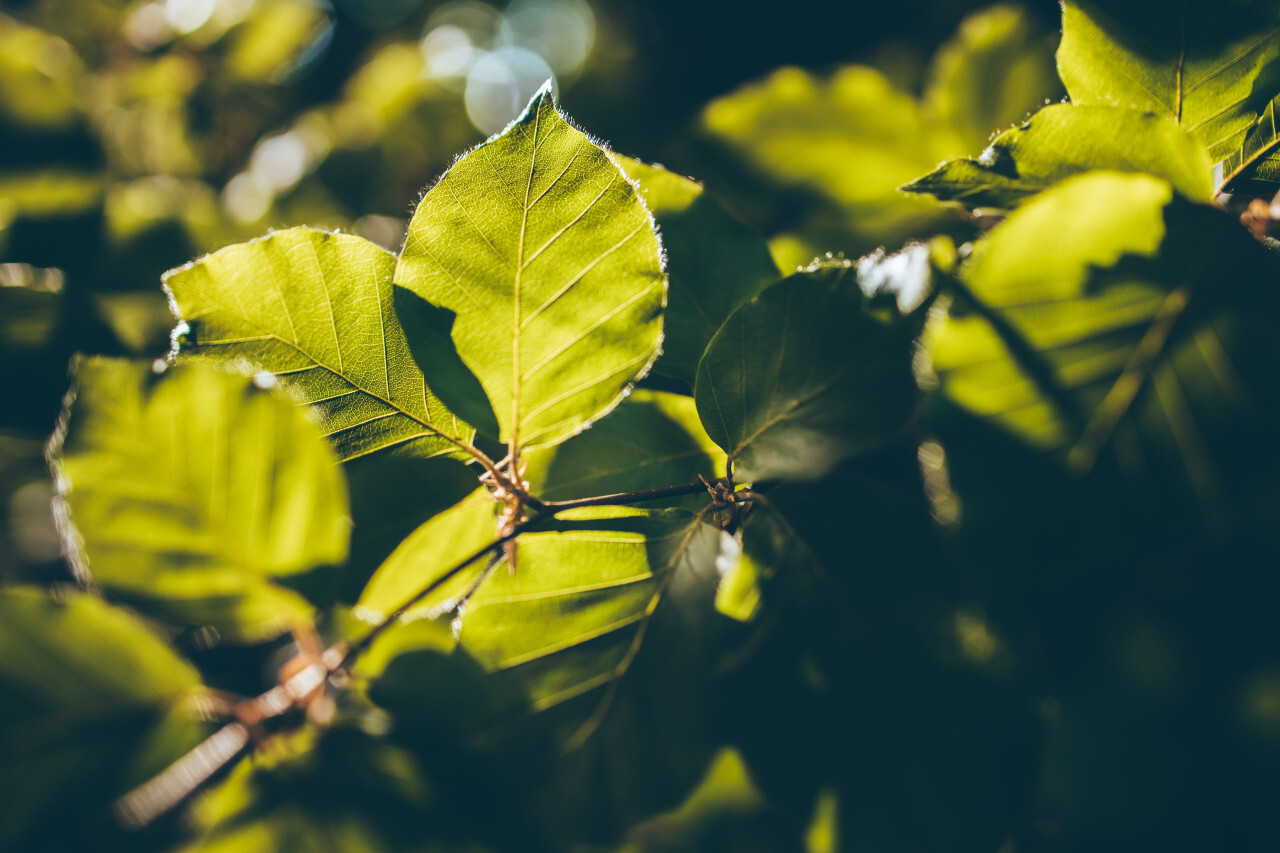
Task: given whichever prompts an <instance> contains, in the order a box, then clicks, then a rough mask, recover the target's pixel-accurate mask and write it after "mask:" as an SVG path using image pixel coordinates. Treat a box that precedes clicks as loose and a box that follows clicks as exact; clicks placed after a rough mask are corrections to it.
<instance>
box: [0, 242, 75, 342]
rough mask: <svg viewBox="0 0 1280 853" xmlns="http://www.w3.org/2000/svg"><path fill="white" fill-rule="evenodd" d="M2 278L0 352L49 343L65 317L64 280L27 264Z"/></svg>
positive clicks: (0, 287) (0, 284)
mask: <svg viewBox="0 0 1280 853" xmlns="http://www.w3.org/2000/svg"><path fill="white" fill-rule="evenodd" d="M11 266H12V267H14V268H16V269H17V270H18V272H17V274H16V275H14V276H13V278H12V279H11V278H10V277H9V276H5V277H3V278H0V352H4V351H6V350H28V351H29V350H33V349H40V348H41V347H44V346H46V345H47V344H48V343H49V341H50V339H51V338H52V337H53V334H54V332H55V331H56V330H57V328H58V321H59V319H60V318H61V316H62V287H61V279H60V278H57V277H54V276H51V275H49V274H47V271H46V274H45V275H43V276H41V275H39V273H40V272H41V271H39V270H35V269H33V268H31V267H27V266H26V265H19V264H13V265H11Z"/></svg>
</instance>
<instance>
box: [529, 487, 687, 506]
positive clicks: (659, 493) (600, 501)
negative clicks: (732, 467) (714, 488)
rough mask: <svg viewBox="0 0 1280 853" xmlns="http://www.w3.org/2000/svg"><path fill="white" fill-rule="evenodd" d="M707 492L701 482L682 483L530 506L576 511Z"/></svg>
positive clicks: (539, 502) (536, 501) (531, 500)
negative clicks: (575, 509) (584, 507)
mask: <svg viewBox="0 0 1280 853" xmlns="http://www.w3.org/2000/svg"><path fill="white" fill-rule="evenodd" d="M705 491H707V487H706V484H704V483H703V482H702V481H701V480H695V481H694V482H692V483H681V484H679V485H676V486H662V487H661V488H657V489H641V490H640V491H637V492H617V493H615V494H612V495H597V496H596V497H592V498H574V499H573V500H568V501H543V500H537V499H533V498H531V499H530V500H529V505H530V506H532V507H534V508H535V509H540V510H550V511H552V512H558V511H560V510H562V509H574V508H576V507H580V506H624V505H626V504H638V503H644V502H645V501H656V500H660V499H662V498H675V497H680V496H681V495H696V494H698V493H699V492H705Z"/></svg>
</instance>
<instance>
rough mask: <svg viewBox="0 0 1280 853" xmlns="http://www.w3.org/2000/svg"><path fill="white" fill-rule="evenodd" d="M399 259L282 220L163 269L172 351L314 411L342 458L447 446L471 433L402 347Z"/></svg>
mask: <svg viewBox="0 0 1280 853" xmlns="http://www.w3.org/2000/svg"><path fill="white" fill-rule="evenodd" d="M395 263H396V258H395V255H392V254H391V253H390V252H387V251H385V250H383V249H381V248H379V247H378V246H375V245H374V244H373V243H370V242H369V241H367V240H364V239H362V238H360V237H354V236H351V235H349V234H330V233H328V232H325V231H316V230H314V229H311V228H290V229H288V230H286V231H277V232H276V233H274V234H271V235H269V236H267V237H263V238H261V239H258V240H253V241H251V242H248V243H241V244H238V245H235V246H228V247H226V248H225V249H220V250H219V251H217V252H214V253H213V254H212V255H208V256H206V257H204V258H201V259H199V260H197V261H195V262H193V263H190V264H188V265H186V266H184V267H179V268H178V269H176V270H171V271H170V272H168V273H166V274H165V277H164V283H165V287H166V288H167V289H168V291H169V293H170V294H171V296H172V298H173V305H174V311H175V313H176V314H177V315H178V316H179V318H180V320H181V321H182V323H184V324H185V326H186V328H183V327H182V326H180V327H179V331H180V332H181V337H180V339H179V340H180V349H179V356H180V357H182V356H184V355H196V356H203V355H212V356H217V357H220V358H227V359H243V360H245V361H248V362H250V363H252V364H255V365H259V366H261V367H262V368H263V369H265V370H268V371H270V372H272V373H274V374H276V375H277V376H278V377H279V378H280V379H281V380H282V381H283V382H284V383H285V384H286V385H288V386H289V387H290V388H293V389H296V390H297V391H298V393H299V394H300V396H301V398H302V399H303V400H304V401H306V402H308V403H310V404H312V405H313V406H314V407H315V408H316V409H317V411H318V412H319V414H320V418H321V421H322V423H323V425H324V430H325V433H326V434H327V435H328V436H329V439H330V441H331V442H332V443H333V445H334V447H335V448H336V449H337V451H338V455H339V456H340V457H341V458H342V459H343V460H344V461H345V460H347V459H353V458H355V457H358V456H364V455H366V454H369V453H374V452H377V451H379V450H385V449H388V448H393V447H398V448H404V449H407V450H408V451H409V452H412V453H414V454H416V455H422V456H434V455H437V454H442V453H456V452H458V451H459V450H460V448H461V447H463V446H465V445H466V443H467V442H468V441H469V440H470V437H471V435H472V431H471V429H470V428H469V427H468V426H467V425H466V424H465V423H463V422H461V421H459V420H458V419H457V418H456V417H454V416H453V414H452V413H450V411H449V410H448V409H446V408H445V406H444V405H443V404H442V403H441V402H440V401H439V399H437V398H436V396H435V395H434V393H433V392H432V389H431V388H430V387H428V385H427V382H426V379H425V377H424V376H423V374H422V371H421V370H419V369H418V368H417V365H416V364H415V363H414V360H413V358H412V357H411V356H410V353H409V345H408V342H407V341H406V340H405V333H404V331H403V330H402V329H401V327H400V323H399V322H398V321H397V319H396V315H395V310H394V306H393V304H392V301H393V296H394V293H393V288H392V284H391V276H392V272H393V270H394V268H395Z"/></svg>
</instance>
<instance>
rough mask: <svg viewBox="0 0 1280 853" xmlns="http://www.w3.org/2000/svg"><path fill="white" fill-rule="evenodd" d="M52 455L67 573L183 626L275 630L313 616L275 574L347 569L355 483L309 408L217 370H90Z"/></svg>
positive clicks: (112, 366)
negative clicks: (350, 485) (349, 488)
mask: <svg viewBox="0 0 1280 853" xmlns="http://www.w3.org/2000/svg"><path fill="white" fill-rule="evenodd" d="M64 417H65V425H64V426H63V427H62V430H61V433H60V436H59V442H58V444H57V446H56V447H55V449H54V451H53V455H54V460H55V465H56V469H57V483H58V488H59V491H60V493H61V497H62V500H63V501H64V502H65V508H64V512H66V513H68V514H69V526H67V529H66V530H64V536H65V537H66V541H67V547H68V548H69V549H70V552H69V556H70V559H71V560H72V563H73V565H74V566H76V568H77V569H78V571H79V572H80V573H81V575H82V576H83V577H84V578H85V579H92V580H93V582H94V583H96V584H97V585H99V586H101V587H103V588H104V589H107V590H109V591H111V592H112V593H114V594H116V595H119V596H121V597H124V598H127V599H128V600H130V601H132V602H134V603H136V605H137V606H138V607H139V608H140V609H143V610H144V611H145V612H147V613H149V614H152V615H156V616H158V617H160V618H163V619H166V620H170V621H173V622H176V623H177V624H180V625H193V626H195V625H205V624H209V625H212V626H214V627H215V628H216V629H217V630H218V631H219V632H220V633H221V634H223V635H224V636H230V637H233V638H240V639H259V638H262V637H264V636H271V635H273V634H275V633H279V632H280V631H281V630H283V629H284V628H285V627H287V626H288V625H289V624H290V623H291V622H293V621H296V620H297V619H298V618H300V616H305V615H306V614H307V612H308V609H309V608H308V606H307V604H306V602H305V601H303V600H302V599H301V598H300V597H299V596H298V595H297V594H296V593H294V592H291V591H289V590H286V589H284V588H283V587H280V586H277V585H276V584H274V583H273V582H272V578H273V577H277V576H288V575H296V574H299V573H302V572H306V571H308V570H310V569H313V568H315V567H317V566H321V565H329V564H339V563H341V562H342V560H343V559H344V558H345V556H346V553H347V540H348V537H349V534H350V521H349V519H348V511H347V493H346V484H345V481H344V480H343V477H342V472H341V470H340V469H339V468H338V467H337V465H336V461H335V459H334V457H333V454H332V451H331V450H330V449H329V447H328V445H327V444H326V443H325V442H324V441H323V439H322V438H321V437H320V435H319V433H318V431H317V429H316V426H315V425H314V424H313V423H311V422H310V421H309V419H308V418H307V416H306V413H305V411H304V410H302V409H299V408H297V407H295V406H293V405H292V404H291V402H290V401H288V400H287V399H284V398H282V397H278V396H276V395H274V394H271V393H268V392H267V391H263V390H262V389H260V388H258V387H256V386H255V384H254V383H253V382H252V381H250V380H249V379H247V378H245V377H242V376H237V375H233V374H229V373H226V372H224V371H222V370H218V369H216V368H214V367H212V366H210V365H199V364H193V365H188V366H179V367H176V368H173V369H172V370H171V371H170V372H168V373H166V374H165V375H163V376H156V375H155V374H154V373H152V371H151V369H150V366H149V365H145V364H143V365H139V364H134V363H130V362H126V361H115V360H110V359H85V360H82V361H81V362H80V363H79V365H78V367H77V370H76V384H75V399H74V402H73V403H72V404H71V406H70V408H69V410H68V412H67V413H66V415H65V416H64Z"/></svg>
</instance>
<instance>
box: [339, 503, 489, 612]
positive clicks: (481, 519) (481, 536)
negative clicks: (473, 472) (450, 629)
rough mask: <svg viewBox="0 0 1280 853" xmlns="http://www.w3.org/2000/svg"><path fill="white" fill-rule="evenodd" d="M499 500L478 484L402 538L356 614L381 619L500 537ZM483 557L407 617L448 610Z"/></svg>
mask: <svg viewBox="0 0 1280 853" xmlns="http://www.w3.org/2000/svg"><path fill="white" fill-rule="evenodd" d="M496 508H497V505H496V504H495V503H494V501H493V498H492V496H491V495H490V494H489V490H488V489H485V488H481V489H477V490H476V491H474V492H473V493H471V494H470V495H468V496H467V497H466V498H463V499H462V500H461V501H459V502H458V503H456V504H454V505H453V506H451V507H449V508H448V509H446V510H444V511H443V512H441V513H440V514H438V515H436V516H435V517H433V518H431V519H429V520H428V521H427V522H426V523H424V524H423V525H422V526H420V527H419V528H418V529H417V530H415V531H413V532H412V533H410V534H409V535H408V536H407V537H406V538H405V539H404V541H403V542H401V543H400V545H399V547H397V548H396V549H395V550H394V551H392V552H391V556H389V557H387V559H386V561H385V562H384V563H383V564H382V565H381V566H379V567H378V570H377V571H376V572H374V575H373V577H372V578H370V579H369V583H368V584H367V585H366V586H365V588H364V591H363V592H362V593H361V594H360V601H359V603H358V604H357V605H356V608H357V609H356V613H357V615H359V616H360V618H362V619H364V620H365V621H368V622H372V623H374V624H378V623H381V622H382V621H383V620H385V619H386V618H387V617H388V616H389V615H390V614H392V613H394V612H395V611H396V610H397V609H399V608H400V606H401V605H403V604H405V603H406V602H408V601H409V600H410V599H411V598H413V597H414V596H415V595H417V594H418V592H419V591H421V590H423V589H426V587H427V586H428V585H429V584H430V583H431V582H432V581H434V580H435V579H436V578H437V577H439V576H440V575H442V574H444V573H445V572H446V571H448V570H449V569H450V567H452V566H453V565H454V564H455V563H457V562H458V561H460V560H462V559H464V558H465V557H467V556H468V555H469V554H472V553H474V552H475V551H477V550H479V549H480V548H482V547H484V545H485V544H486V543H489V542H492V541H493V540H494V539H496V538H497V536H498V533H497V526H498V516H497V509H496ZM485 563H486V561H485V560H483V559H482V560H480V561H478V562H477V563H475V564H474V565H473V566H471V567H470V568H469V569H468V570H467V571H464V572H462V573H460V574H459V576H458V577H457V578H455V579H454V580H452V581H450V582H449V583H447V584H446V585H445V586H444V587H442V588H441V589H440V590H439V591H438V592H437V593H435V594H433V595H432V596H430V597H429V598H427V599H425V600H424V601H422V602H420V603H419V604H416V605H414V606H413V607H412V608H410V609H409V611H408V612H406V613H405V615H404V618H405V619H406V620H413V619H422V618H429V619H434V618H437V617H439V616H441V615H443V614H444V613H445V611H447V610H448V609H449V608H450V607H452V606H453V605H454V603H455V602H456V600H457V598H458V597H459V596H461V595H463V594H464V593H465V592H466V591H467V589H468V588H469V587H470V586H471V584H472V583H473V582H474V581H475V579H476V578H477V577H478V576H479V574H480V573H481V572H482V571H483V570H484V567H485Z"/></svg>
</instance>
